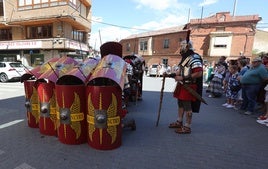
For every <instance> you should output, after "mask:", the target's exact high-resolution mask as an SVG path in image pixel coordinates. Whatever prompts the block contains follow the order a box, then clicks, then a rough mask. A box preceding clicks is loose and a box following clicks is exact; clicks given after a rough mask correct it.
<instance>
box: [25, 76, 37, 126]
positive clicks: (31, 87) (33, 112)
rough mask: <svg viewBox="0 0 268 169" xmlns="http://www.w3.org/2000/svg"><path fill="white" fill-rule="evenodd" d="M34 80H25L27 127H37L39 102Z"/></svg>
mask: <svg viewBox="0 0 268 169" xmlns="http://www.w3.org/2000/svg"><path fill="white" fill-rule="evenodd" d="M35 85H36V83H35V80H25V81H24V90H25V107H26V109H27V121H28V126H29V127H31V128H38V127H39V100H38V94H37V89H36V86H35Z"/></svg>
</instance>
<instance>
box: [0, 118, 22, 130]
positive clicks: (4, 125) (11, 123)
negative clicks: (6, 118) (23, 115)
mask: <svg viewBox="0 0 268 169" xmlns="http://www.w3.org/2000/svg"><path fill="white" fill-rule="evenodd" d="M22 121H24V119H20V120H14V121H11V122H8V123H5V124H2V125H0V129H3V128H6V127H9V126H12V125H14V124H17V123H20V122H22Z"/></svg>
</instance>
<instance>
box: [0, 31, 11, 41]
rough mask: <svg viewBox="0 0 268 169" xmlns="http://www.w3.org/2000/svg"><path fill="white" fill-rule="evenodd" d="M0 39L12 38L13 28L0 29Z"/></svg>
mask: <svg viewBox="0 0 268 169" xmlns="http://www.w3.org/2000/svg"><path fill="white" fill-rule="evenodd" d="M0 40H12V31H11V29H0Z"/></svg>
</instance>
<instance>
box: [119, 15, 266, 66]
mask: <svg viewBox="0 0 268 169" xmlns="http://www.w3.org/2000/svg"><path fill="white" fill-rule="evenodd" d="M260 20H261V18H260V17H259V16H258V15H248V16H232V15H230V12H219V13H216V14H215V15H212V16H210V17H207V18H202V19H191V20H190V22H189V23H187V24H186V25H184V26H183V27H173V28H168V29H164V30H159V31H153V32H146V33H142V34H138V35H132V36H130V37H127V38H125V39H122V40H121V41H120V43H121V44H122V46H123V55H130V54H133V53H136V54H139V55H142V56H143V57H144V58H145V60H146V63H147V64H148V65H151V64H159V63H164V64H169V65H174V64H177V63H178V62H179V60H180V55H179V44H180V42H181V41H182V40H185V38H186V34H187V30H191V34H190V40H191V41H192V42H193V45H194V49H195V51H196V52H197V53H199V54H200V55H202V57H203V59H204V60H205V61H208V62H212V61H216V60H218V58H219V57H220V56H222V55H224V56H226V57H227V59H233V58H237V57H239V56H240V55H244V56H246V57H252V50H253V43H254V36H255V33H256V25H257V23H258V22H259V21H260Z"/></svg>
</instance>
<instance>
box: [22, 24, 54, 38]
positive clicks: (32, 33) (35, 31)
mask: <svg viewBox="0 0 268 169" xmlns="http://www.w3.org/2000/svg"><path fill="white" fill-rule="evenodd" d="M37 38H52V25H42V26H28V27H27V39H37Z"/></svg>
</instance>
